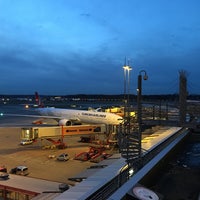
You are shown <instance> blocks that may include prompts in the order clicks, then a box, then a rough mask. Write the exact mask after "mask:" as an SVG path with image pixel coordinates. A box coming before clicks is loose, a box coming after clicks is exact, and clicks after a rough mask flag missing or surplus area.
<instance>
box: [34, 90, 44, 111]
mask: <svg viewBox="0 0 200 200" xmlns="http://www.w3.org/2000/svg"><path fill="white" fill-rule="evenodd" d="M35 102H36V104H37V105H38V107H41V108H42V107H44V105H43V103H42V102H41V99H40V96H39V94H38V92H35Z"/></svg>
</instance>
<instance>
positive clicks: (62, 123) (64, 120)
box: [58, 119, 72, 126]
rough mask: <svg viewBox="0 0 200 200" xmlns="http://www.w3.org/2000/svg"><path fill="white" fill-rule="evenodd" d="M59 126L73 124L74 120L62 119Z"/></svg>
mask: <svg viewBox="0 0 200 200" xmlns="http://www.w3.org/2000/svg"><path fill="white" fill-rule="evenodd" d="M58 124H59V126H71V125H72V121H70V120H68V119H61V120H60V121H59V122H58Z"/></svg>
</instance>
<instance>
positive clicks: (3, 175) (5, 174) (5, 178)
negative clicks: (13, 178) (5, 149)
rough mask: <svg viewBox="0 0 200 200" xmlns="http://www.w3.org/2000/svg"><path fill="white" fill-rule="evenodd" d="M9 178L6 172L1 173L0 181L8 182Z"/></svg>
mask: <svg viewBox="0 0 200 200" xmlns="http://www.w3.org/2000/svg"><path fill="white" fill-rule="evenodd" d="M8 178H9V174H8V173H6V172H0V179H3V180H7V179H8Z"/></svg>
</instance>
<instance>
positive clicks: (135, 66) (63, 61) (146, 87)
mask: <svg viewBox="0 0 200 200" xmlns="http://www.w3.org/2000/svg"><path fill="white" fill-rule="evenodd" d="M199 8H200V1H199V0H190V1H189V0H0V70H1V78H0V94H34V92H35V91H38V92H39V93H40V94H42V95H67V94H123V91H124V73H123V68H122V67H123V65H124V59H125V57H127V59H128V60H129V64H130V66H131V67H132V71H131V72H130V93H132V94H136V88H137V76H138V74H139V72H140V71H141V70H145V71H146V72H147V74H148V77H149V79H148V80H147V81H143V82H142V83H143V94H174V93H178V91H179V88H178V84H179V71H180V70H185V71H187V73H188V91H189V93H190V94H200V11H199Z"/></svg>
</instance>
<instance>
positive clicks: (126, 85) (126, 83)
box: [123, 59, 132, 117]
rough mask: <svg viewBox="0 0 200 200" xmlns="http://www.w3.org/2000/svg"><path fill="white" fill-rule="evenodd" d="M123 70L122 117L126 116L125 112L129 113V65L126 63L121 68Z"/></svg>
mask: <svg viewBox="0 0 200 200" xmlns="http://www.w3.org/2000/svg"><path fill="white" fill-rule="evenodd" d="M123 69H124V103H125V106H124V116H125V117H126V116H127V111H129V93H130V71H131V70H132V68H131V67H130V66H129V63H128V64H127V63H126V59H125V64H124V66H123Z"/></svg>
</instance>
